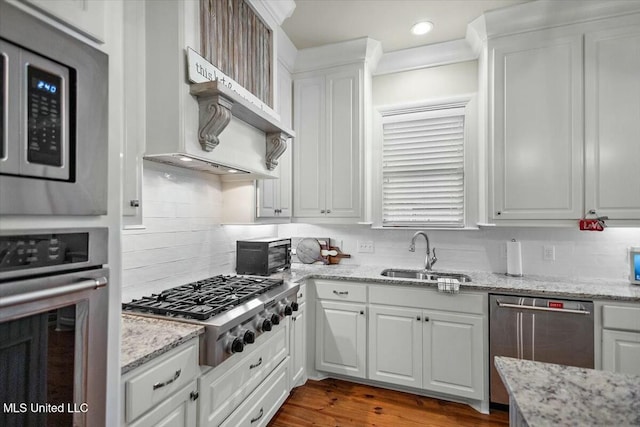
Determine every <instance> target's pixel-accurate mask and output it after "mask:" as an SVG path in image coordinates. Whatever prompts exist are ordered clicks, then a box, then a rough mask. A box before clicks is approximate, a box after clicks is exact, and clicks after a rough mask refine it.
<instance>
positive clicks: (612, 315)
mask: <svg viewBox="0 0 640 427" xmlns="http://www.w3.org/2000/svg"><path fill="white" fill-rule="evenodd" d="M602 326H603V327H604V328H605V329H622V330H625V331H636V332H640V306H632V305H628V306H626V305H603V306H602Z"/></svg>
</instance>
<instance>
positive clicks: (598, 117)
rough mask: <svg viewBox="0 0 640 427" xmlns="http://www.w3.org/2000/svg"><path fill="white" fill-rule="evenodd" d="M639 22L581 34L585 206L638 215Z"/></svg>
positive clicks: (618, 216) (609, 213)
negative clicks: (583, 69) (583, 56)
mask: <svg viewBox="0 0 640 427" xmlns="http://www.w3.org/2000/svg"><path fill="white" fill-rule="evenodd" d="M638 46H640V25H637V26H626V27H622V28H614V29H607V30H602V31H596V32H592V33H587V34H586V37H585V118H586V120H585V123H586V129H585V131H586V134H585V144H586V145H585V150H586V153H585V154H586V156H585V159H586V165H585V167H586V170H585V180H586V181H585V185H586V193H585V194H586V201H585V208H586V210H590V209H595V210H596V212H597V213H598V214H600V215H607V216H609V218H612V219H636V220H637V219H640V167H638V159H640V143H639V142H638V135H640V120H638V117H640V78H639V77H638V76H640V50H639V49H638Z"/></svg>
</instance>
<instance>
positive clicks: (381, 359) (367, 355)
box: [315, 279, 488, 403]
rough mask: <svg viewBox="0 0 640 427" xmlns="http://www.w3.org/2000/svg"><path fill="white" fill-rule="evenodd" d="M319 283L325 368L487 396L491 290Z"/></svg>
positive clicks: (321, 366)
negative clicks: (488, 292)
mask: <svg viewBox="0 0 640 427" xmlns="http://www.w3.org/2000/svg"><path fill="white" fill-rule="evenodd" d="M315 285H316V288H315V292H316V295H317V297H318V299H317V301H316V305H315V307H316V318H315V321H316V325H315V331H316V359H315V367H316V369H317V370H318V371H321V372H326V373H334V374H340V375H344V376H349V377H353V378H366V379H369V380H373V381H378V382H380V383H386V384H394V385H399V386H404V387H410V388H414V389H420V390H426V391H431V392H434V393H438V394H446V395H450V396H455V397H459V398H464V399H468V400H470V401H471V400H472V401H483V402H485V403H488V394H487V390H485V388H486V387H485V376H486V375H485V374H486V372H487V369H488V361H487V355H486V354H485V353H486V352H487V348H486V344H485V342H486V341H487V336H486V334H487V328H486V322H487V310H488V301H487V295H486V294H484V293H474V292H464V293H459V294H447V293H442V292H438V291H437V290H435V289H433V288H428V287H415V286H414V287H408V286H407V287H405V286H398V285H392V286H391V285H375V284H372V285H367V284H364V283H354V282H349V281H338V280H322V279H319V280H316V281H315Z"/></svg>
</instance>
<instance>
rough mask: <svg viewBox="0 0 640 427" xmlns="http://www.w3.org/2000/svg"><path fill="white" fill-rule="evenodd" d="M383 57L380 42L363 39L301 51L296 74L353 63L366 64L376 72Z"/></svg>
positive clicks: (297, 59)
mask: <svg viewBox="0 0 640 427" xmlns="http://www.w3.org/2000/svg"><path fill="white" fill-rule="evenodd" d="M381 57H382V45H381V44H380V42H379V41H377V40H374V39H371V38H369V37H362V38H359V39H354V40H348V41H346V42H340V43H331V44H326V45H323V46H318V47H311V48H308V49H301V50H299V51H298V57H297V58H296V63H295V67H294V72H296V73H301V72H305V71H314V70H320V69H323V68H330V67H336V66H340V65H347V64H353V63H366V64H367V65H368V66H369V68H370V69H371V70H375V68H376V67H377V66H378V61H380V58H381Z"/></svg>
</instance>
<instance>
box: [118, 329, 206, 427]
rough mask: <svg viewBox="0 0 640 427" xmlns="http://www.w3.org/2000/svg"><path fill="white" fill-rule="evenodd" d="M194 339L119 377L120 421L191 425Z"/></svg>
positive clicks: (193, 417) (195, 359)
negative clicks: (120, 384)
mask: <svg viewBox="0 0 640 427" xmlns="http://www.w3.org/2000/svg"><path fill="white" fill-rule="evenodd" d="M198 348H199V345H198V340H197V339H192V340H190V341H188V342H186V343H184V344H181V345H180V346H178V347H176V348H174V349H172V350H170V351H168V352H167V353H165V354H163V355H162V356H159V357H157V358H155V359H153V360H151V361H149V362H147V363H144V364H143V365H141V366H139V367H137V368H135V369H134V370H132V371H131V372H127V373H126V374H125V375H123V377H122V387H123V392H122V398H123V404H122V409H123V413H122V423H121V424H122V425H128V426H136V427H143V426H150V427H151V426H195V425H196V423H197V416H196V399H198V387H197V383H196V378H197V377H198V374H199V371H200V367H199V365H198V352H199V350H198Z"/></svg>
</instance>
